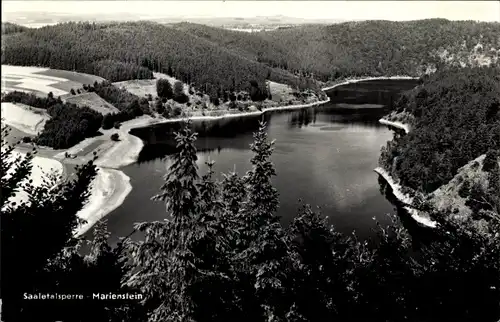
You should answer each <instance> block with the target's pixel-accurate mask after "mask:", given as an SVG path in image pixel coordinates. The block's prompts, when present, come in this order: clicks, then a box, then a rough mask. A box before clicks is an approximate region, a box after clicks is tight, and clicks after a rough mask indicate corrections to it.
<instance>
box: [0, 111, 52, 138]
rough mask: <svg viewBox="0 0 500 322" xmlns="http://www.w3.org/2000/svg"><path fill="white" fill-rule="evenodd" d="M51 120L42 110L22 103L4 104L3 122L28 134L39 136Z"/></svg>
mask: <svg viewBox="0 0 500 322" xmlns="http://www.w3.org/2000/svg"><path fill="white" fill-rule="evenodd" d="M49 119H50V116H49V115H47V113H46V112H45V111H43V110H41V109H37V108H34V107H31V106H28V105H24V104H20V103H18V104H13V103H2V122H5V124H7V125H10V126H11V127H14V128H16V129H18V130H20V131H22V132H25V133H27V134H30V135H37V134H38V133H39V132H41V131H42V130H43V127H44V125H45V122H47V120H49Z"/></svg>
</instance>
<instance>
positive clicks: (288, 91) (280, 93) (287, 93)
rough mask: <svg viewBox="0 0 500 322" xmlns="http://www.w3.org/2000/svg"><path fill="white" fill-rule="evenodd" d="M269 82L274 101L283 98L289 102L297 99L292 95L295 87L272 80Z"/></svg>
mask: <svg viewBox="0 0 500 322" xmlns="http://www.w3.org/2000/svg"><path fill="white" fill-rule="evenodd" d="M267 83H268V85H269V89H270V90H271V95H272V98H273V101H276V102H279V101H280V100H283V101H285V102H287V101H288V100H293V99H295V97H294V96H293V95H292V92H293V89H292V88H291V87H290V86H288V85H285V84H280V83H276V82H271V81H269V82H267Z"/></svg>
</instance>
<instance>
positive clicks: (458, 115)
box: [381, 68, 500, 193]
mask: <svg viewBox="0 0 500 322" xmlns="http://www.w3.org/2000/svg"><path fill="white" fill-rule="evenodd" d="M396 111H397V112H400V113H403V112H405V113H409V114H410V115H412V116H413V117H414V120H413V124H412V130H411V131H410V133H408V135H405V136H402V137H399V136H397V137H396V138H395V139H394V140H393V141H391V142H389V143H388V145H387V147H385V148H384V149H383V151H382V156H381V162H382V164H383V165H384V167H385V168H386V169H387V170H390V172H392V175H393V176H395V177H396V178H398V179H399V180H401V183H402V184H403V185H404V186H407V187H409V188H412V189H414V190H417V191H421V192H424V193H430V192H432V191H434V190H436V189H437V188H439V187H440V186H441V185H443V184H446V183H447V182H449V181H450V180H451V179H452V178H453V177H454V176H455V175H456V174H457V171H458V169H459V168H460V167H463V166H464V165H465V164H466V163H467V162H469V161H471V160H474V159H475V158H477V157H478V156H480V155H482V154H485V153H486V152H487V151H488V150H490V149H498V148H499V147H500V72H499V69H498V68H460V69H459V68H456V69H452V70H449V71H446V72H439V73H436V74H433V75H432V76H431V77H428V78H426V79H424V83H423V84H422V85H420V86H418V87H416V88H415V89H414V90H411V91H409V92H407V93H405V94H404V95H402V97H401V99H400V101H399V102H397V104H396Z"/></svg>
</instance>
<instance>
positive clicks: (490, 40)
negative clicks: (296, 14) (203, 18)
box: [2, 19, 500, 98]
mask: <svg viewBox="0 0 500 322" xmlns="http://www.w3.org/2000/svg"><path fill="white" fill-rule="evenodd" d="M499 34H500V24H498V23H496V24H495V23H476V22H467V21H466V22H451V21H447V20H443V19H434V20H423V21H410V22H389V21H366V22H347V23H340V24H334V25H303V26H298V27H293V28H286V29H277V30H273V31H266V32H258V33H242V32H236V31H231V30H225V29H220V28H216V27H209V26H204V25H198V24H192V23H179V24H173V25H161V24H158V23H153V22H123V23H105V24H89V23H65V24H58V25H55V26H47V27H43V28H40V29H29V30H27V31H25V32H22V33H16V34H11V35H9V37H8V38H7V39H5V40H4V41H3V43H2V64H4V63H5V64H13V65H26V64H28V65H42V66H47V67H51V68H59V69H67V70H77V71H80V72H85V73H90V74H95V75H98V76H101V77H103V78H106V79H108V80H110V81H112V82H118V81H125V80H130V79H137V78H138V79H152V78H153V73H152V72H162V73H165V74H168V75H169V76H172V77H175V78H177V79H179V80H181V81H183V82H184V83H186V84H190V85H194V86H195V87H196V88H197V89H198V90H200V91H202V92H204V93H206V94H209V95H210V96H211V97H218V98H221V95H222V94H221V93H222V92H224V91H231V92H235V91H240V90H246V91H249V88H250V87H251V86H250V81H256V82H257V84H258V85H259V86H260V87H261V89H262V90H265V88H266V86H265V81H266V80H270V81H274V82H277V83H283V84H288V85H291V86H293V87H295V88H300V89H302V90H303V89H305V88H314V89H317V88H318V85H321V84H320V83H318V81H321V82H328V81H330V80H334V79H338V78H347V77H356V76H367V75H370V76H380V75H386V76H390V75H411V76H419V75H421V74H423V73H424V72H430V71H434V70H435V69H437V68H439V69H440V68H442V67H443V66H449V65H459V66H474V65H488V64H496V63H497V62H498V56H499V51H500V37H499V36H498V35H499ZM311 77H312V78H311Z"/></svg>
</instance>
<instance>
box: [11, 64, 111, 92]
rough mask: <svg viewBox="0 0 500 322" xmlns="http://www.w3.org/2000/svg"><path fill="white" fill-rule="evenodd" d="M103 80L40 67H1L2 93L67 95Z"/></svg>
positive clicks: (92, 76)
mask: <svg viewBox="0 0 500 322" xmlns="http://www.w3.org/2000/svg"><path fill="white" fill-rule="evenodd" d="M103 80H104V79H103V78H101V77H98V76H94V75H89V74H83V73H76V72H72V71H66V70H57V69H49V68H41V67H27V66H12V65H2V92H8V91H15V90H17V91H23V92H31V93H33V94H36V95H40V96H46V95H47V94H48V93H49V92H52V93H53V94H54V96H64V95H68V94H69V92H70V91H71V89H72V88H73V89H75V90H76V89H78V88H81V87H83V84H93V83H94V82H95V81H98V82H101V81H103Z"/></svg>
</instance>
